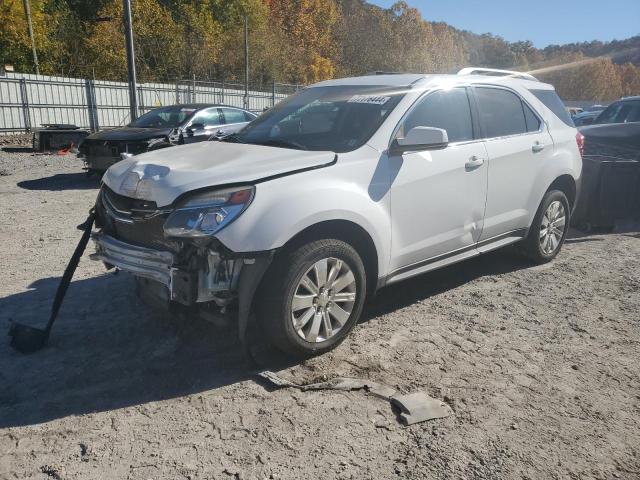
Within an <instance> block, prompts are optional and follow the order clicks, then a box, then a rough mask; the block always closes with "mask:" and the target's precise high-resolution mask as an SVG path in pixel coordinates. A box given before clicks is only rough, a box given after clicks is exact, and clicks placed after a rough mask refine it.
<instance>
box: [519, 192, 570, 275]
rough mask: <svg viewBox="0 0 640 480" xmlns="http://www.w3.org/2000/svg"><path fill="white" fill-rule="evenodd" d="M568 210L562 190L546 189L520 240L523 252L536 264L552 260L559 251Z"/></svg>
mask: <svg viewBox="0 0 640 480" xmlns="http://www.w3.org/2000/svg"><path fill="white" fill-rule="evenodd" d="M570 212H571V211H570V207H569V201H568V200H567V197H566V195H565V194H564V193H563V192H562V191H560V190H551V191H548V192H547V193H546V194H545V195H544V197H543V198H542V202H540V206H539V207H538V211H537V212H536V215H535V217H534V218H533V222H532V223H531V228H530V229H529V234H528V235H527V238H525V239H524V240H523V242H522V250H523V253H524V254H525V255H526V256H527V257H528V258H529V259H531V260H532V261H533V262H535V263H538V264H542V263H547V262H550V261H551V260H553V259H554V258H555V257H556V256H557V255H558V253H560V250H561V249H562V245H563V243H564V240H565V238H566V236H567V232H568V231H569V222H570Z"/></svg>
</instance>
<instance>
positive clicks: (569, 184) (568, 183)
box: [547, 175, 576, 209]
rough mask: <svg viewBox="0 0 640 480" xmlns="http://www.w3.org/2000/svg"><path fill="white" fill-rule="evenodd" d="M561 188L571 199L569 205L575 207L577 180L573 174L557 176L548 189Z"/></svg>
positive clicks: (568, 198)
mask: <svg viewBox="0 0 640 480" xmlns="http://www.w3.org/2000/svg"><path fill="white" fill-rule="evenodd" d="M550 190H560V191H561V192H563V193H564V194H565V195H566V196H567V200H569V207H570V208H572V209H573V207H574V204H575V201H576V181H575V180H574V179H573V177H572V176H571V175H561V176H559V177H558V178H556V179H555V180H554V181H553V182H552V183H551V185H549V188H548V190H547V191H550Z"/></svg>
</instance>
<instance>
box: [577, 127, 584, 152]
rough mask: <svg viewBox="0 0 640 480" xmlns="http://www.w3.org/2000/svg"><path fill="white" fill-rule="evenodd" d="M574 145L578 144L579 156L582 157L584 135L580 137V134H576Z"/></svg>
mask: <svg viewBox="0 0 640 480" xmlns="http://www.w3.org/2000/svg"><path fill="white" fill-rule="evenodd" d="M576 143H577V144H578V150H579V151H580V156H581V157H584V135H582V134H581V133H580V132H578V133H576Z"/></svg>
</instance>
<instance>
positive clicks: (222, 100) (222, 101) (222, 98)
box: [220, 77, 224, 103]
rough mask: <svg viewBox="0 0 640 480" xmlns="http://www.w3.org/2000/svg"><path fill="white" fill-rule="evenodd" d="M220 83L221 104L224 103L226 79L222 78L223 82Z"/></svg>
mask: <svg viewBox="0 0 640 480" xmlns="http://www.w3.org/2000/svg"><path fill="white" fill-rule="evenodd" d="M220 83H221V85H222V87H221V93H220V103H224V77H222V81H221V82H220Z"/></svg>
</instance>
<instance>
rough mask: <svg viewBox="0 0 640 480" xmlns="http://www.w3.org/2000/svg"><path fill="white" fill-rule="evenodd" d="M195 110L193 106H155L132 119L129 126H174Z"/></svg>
mask: <svg viewBox="0 0 640 480" xmlns="http://www.w3.org/2000/svg"><path fill="white" fill-rule="evenodd" d="M195 111H196V109H195V108H193V107H184V106H180V105H174V106H172V107H161V108H156V109H155V110H151V111H150V112H148V113H145V114H144V115H142V116H141V117H140V118H138V119H137V120H134V121H133V122H131V123H130V124H129V126H130V127H139V128H175V127H177V126H179V125H181V124H182V123H183V122H184V121H185V120H186V119H188V118H189V117H191V115H193V112H195Z"/></svg>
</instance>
